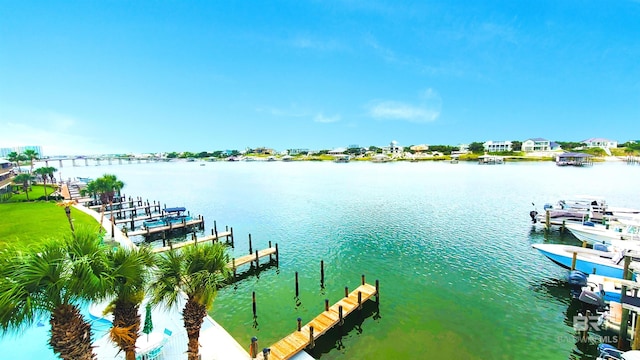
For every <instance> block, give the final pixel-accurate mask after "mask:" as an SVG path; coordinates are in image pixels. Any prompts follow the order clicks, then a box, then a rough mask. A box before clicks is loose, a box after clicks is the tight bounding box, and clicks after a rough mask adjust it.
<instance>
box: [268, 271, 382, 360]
mask: <svg viewBox="0 0 640 360" xmlns="http://www.w3.org/2000/svg"><path fill="white" fill-rule="evenodd" d="M377 293H378V290H377V289H376V287H375V286H373V285H371V284H367V283H363V284H362V285H360V286H359V287H358V288H357V289H355V290H354V291H352V292H351V293H349V295H348V296H345V297H344V298H342V299H341V300H340V301H338V302H337V303H335V304H334V305H333V306H331V307H330V308H328V310H325V311H324V312H323V313H322V314H320V315H318V316H316V318H315V319H313V320H311V321H310V322H309V323H308V324H306V325H304V326H302V327H300V329H299V330H297V331H295V332H293V333H291V334H289V335H288V336H287V337H285V338H283V339H282V340H280V341H278V342H277V343H275V344H273V345H271V346H270V347H269V350H270V353H269V355H268V358H269V359H270V360H280V359H290V358H291V357H293V356H294V355H295V354H297V353H299V352H300V351H302V350H304V349H305V348H306V347H308V346H311V347H313V345H314V342H315V340H316V339H317V338H319V337H320V336H321V335H323V334H324V333H326V332H327V331H328V330H330V329H331V328H333V327H334V326H335V325H336V324H339V323H340V322H341V320H342V319H343V318H344V317H346V316H347V315H348V314H350V313H352V312H353V311H354V310H356V309H358V308H359V307H360V306H361V304H362V303H364V302H365V301H367V300H369V299H370V298H371V297H372V296H375V295H376V294H377ZM256 358H257V359H261V360H262V359H264V356H263V353H262V352H259V353H258V354H257V356H256Z"/></svg>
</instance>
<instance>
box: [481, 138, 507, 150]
mask: <svg viewBox="0 0 640 360" xmlns="http://www.w3.org/2000/svg"><path fill="white" fill-rule="evenodd" d="M482 145H483V146H484V151H486V152H490V153H491V152H503V151H511V150H512V147H511V141H491V140H489V141H487V142H485V143H484V144H482Z"/></svg>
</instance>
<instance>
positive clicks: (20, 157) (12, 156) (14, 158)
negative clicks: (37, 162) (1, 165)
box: [7, 151, 27, 172]
mask: <svg viewBox="0 0 640 360" xmlns="http://www.w3.org/2000/svg"><path fill="white" fill-rule="evenodd" d="M7 160H9V161H10V162H12V163H15V164H16V167H17V168H18V172H22V169H20V161H25V160H27V157H26V156H25V155H24V154H18V153H17V152H15V151H12V152H10V153H9V154H7Z"/></svg>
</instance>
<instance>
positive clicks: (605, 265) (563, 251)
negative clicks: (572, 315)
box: [532, 244, 624, 279]
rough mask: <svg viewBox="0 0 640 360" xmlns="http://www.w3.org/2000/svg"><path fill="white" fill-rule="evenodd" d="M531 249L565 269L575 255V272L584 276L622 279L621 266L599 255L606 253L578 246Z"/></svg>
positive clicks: (538, 246)
mask: <svg viewBox="0 0 640 360" xmlns="http://www.w3.org/2000/svg"><path fill="white" fill-rule="evenodd" d="M532 246H533V248H535V249H536V250H538V251H540V253H542V255H544V256H546V257H547V258H548V259H549V260H551V261H553V262H554V263H556V264H558V265H560V266H562V267H563V268H566V269H571V263H572V261H573V253H574V252H575V253H576V267H575V269H576V270H579V271H582V272H583V273H585V274H593V273H595V274H598V275H602V276H608V277H613V278H617V279H622V275H623V270H624V268H623V266H622V265H620V264H614V263H613V261H612V260H611V258H610V257H601V256H600V254H599V253H602V255H603V256H605V255H606V254H607V253H606V252H603V251H597V250H592V249H587V248H582V247H578V246H570V245H560V244H534V245H532Z"/></svg>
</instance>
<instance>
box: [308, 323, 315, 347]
mask: <svg viewBox="0 0 640 360" xmlns="http://www.w3.org/2000/svg"><path fill="white" fill-rule="evenodd" d="M315 346H316V343H315V339H314V338H313V326H309V349H313V348H314V347H315Z"/></svg>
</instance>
